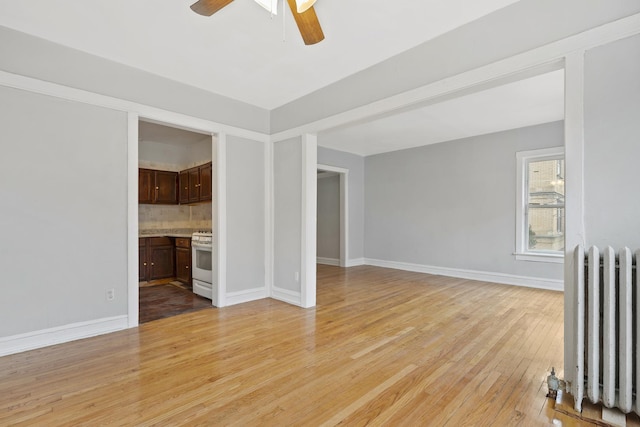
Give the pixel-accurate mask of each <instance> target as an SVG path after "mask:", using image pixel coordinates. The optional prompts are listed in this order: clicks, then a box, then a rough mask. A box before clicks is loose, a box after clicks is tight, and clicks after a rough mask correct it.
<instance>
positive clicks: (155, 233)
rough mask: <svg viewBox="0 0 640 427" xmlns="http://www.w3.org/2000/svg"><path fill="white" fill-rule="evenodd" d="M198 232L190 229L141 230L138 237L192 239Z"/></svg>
mask: <svg viewBox="0 0 640 427" xmlns="http://www.w3.org/2000/svg"><path fill="white" fill-rule="evenodd" d="M195 231H197V230H191V229H188V228H168V229H156V230H139V231H138V237H189V238H190V237H191V235H192V234H193V233H194V232H195Z"/></svg>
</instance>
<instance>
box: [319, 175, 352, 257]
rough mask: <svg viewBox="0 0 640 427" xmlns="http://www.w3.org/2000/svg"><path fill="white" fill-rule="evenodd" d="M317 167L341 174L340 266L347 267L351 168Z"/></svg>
mask: <svg viewBox="0 0 640 427" xmlns="http://www.w3.org/2000/svg"><path fill="white" fill-rule="evenodd" d="M317 168H318V170H320V171H324V172H335V173H337V174H339V176H340V267H346V266H347V265H348V260H349V169H344V168H339V167H337V166H329V165H324V164H318V166H317Z"/></svg>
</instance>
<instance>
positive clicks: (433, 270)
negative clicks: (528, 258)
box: [365, 258, 563, 291]
mask: <svg viewBox="0 0 640 427" xmlns="http://www.w3.org/2000/svg"><path fill="white" fill-rule="evenodd" d="M365 261H366V264H367V265H373V266H376V267H385V268H395V269H397V270H405V271H415V272H417V273H427V274H434V275H438V276H447V277H458V278H461V279H469V280H478V281H481V282H491V283H501V284H504V285H515V286H525V287H528V288H537V289H547V290H552V291H562V290H563V281H562V280H559V279H547V278H543V277H527V276H516V275H514V274H505V273H494V272H490V271H478V270H466V269H462V268H449V267H436V266H433V265H423V264H412V263H408V262H397V261H385V260H380V259H371V258H366V259H365Z"/></svg>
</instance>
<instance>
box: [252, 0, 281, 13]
mask: <svg viewBox="0 0 640 427" xmlns="http://www.w3.org/2000/svg"><path fill="white" fill-rule="evenodd" d="M255 1H256V3H258V4H259V5H260V6H262V7H264V8H265V9H267V10H268V11H269V12H270V13H271V14H272V15H277V14H278V0H255Z"/></svg>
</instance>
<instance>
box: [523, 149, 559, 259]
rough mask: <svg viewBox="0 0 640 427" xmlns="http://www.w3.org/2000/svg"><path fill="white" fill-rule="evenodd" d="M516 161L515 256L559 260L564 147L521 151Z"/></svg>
mask: <svg viewBox="0 0 640 427" xmlns="http://www.w3.org/2000/svg"><path fill="white" fill-rule="evenodd" d="M516 157H517V161H518V165H517V170H518V197H517V200H518V206H517V209H516V214H517V218H516V224H517V233H516V253H515V255H516V259H519V260H527V261H549V262H562V261H563V257H564V175H565V174H564V150H563V148H562V147H557V148H549V149H544V150H535V151H522V152H519V153H517V155H516Z"/></svg>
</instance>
